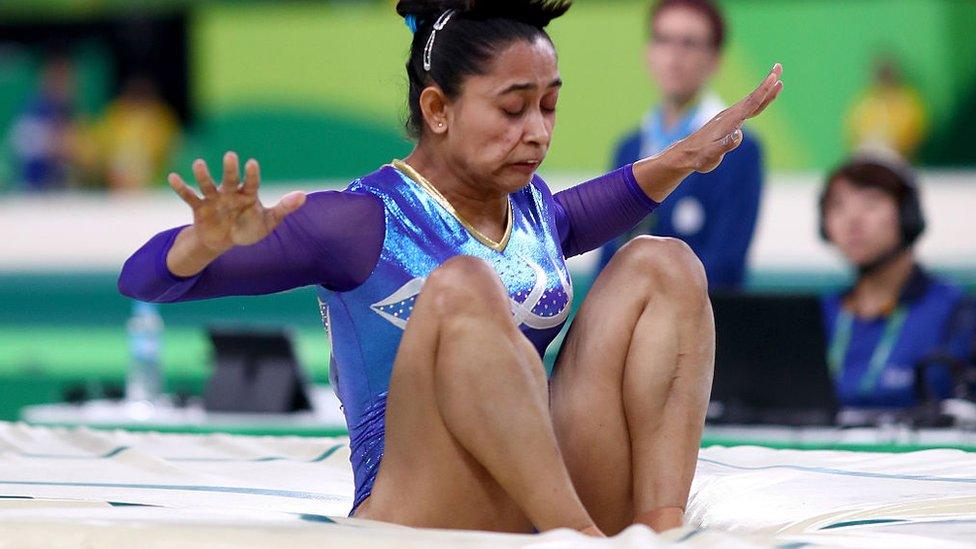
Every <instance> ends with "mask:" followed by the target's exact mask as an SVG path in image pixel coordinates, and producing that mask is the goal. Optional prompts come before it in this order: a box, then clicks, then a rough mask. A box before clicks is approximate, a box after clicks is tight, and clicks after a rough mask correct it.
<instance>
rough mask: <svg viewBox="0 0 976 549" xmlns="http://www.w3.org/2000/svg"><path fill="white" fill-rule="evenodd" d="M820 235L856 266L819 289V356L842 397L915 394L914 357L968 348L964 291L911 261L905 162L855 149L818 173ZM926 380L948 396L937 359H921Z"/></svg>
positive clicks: (918, 219) (895, 404)
mask: <svg viewBox="0 0 976 549" xmlns="http://www.w3.org/2000/svg"><path fill="white" fill-rule="evenodd" d="M820 215H821V235H822V236H823V238H825V239H826V240H828V241H829V242H830V243H832V244H833V245H835V246H836V247H837V249H838V251H840V253H841V254H842V255H843V257H844V259H845V260H846V262H847V263H848V264H849V265H850V267H851V268H852V269H854V270H855V271H856V276H857V279H856V282H855V283H854V286H853V287H852V288H849V289H847V290H845V291H843V292H840V293H836V294H830V295H827V296H825V297H824V298H823V301H822V304H823V312H824V320H825V322H826V325H827V326H826V327H827V334H828V341H829V350H828V362H829V365H830V370H831V374H832V376H833V379H834V384H835V388H836V391H837V395H838V400H839V402H840V404H841V405H842V406H847V407H864V408H904V407H909V406H913V405H915V404H917V402H916V400H917V399H916V387H915V367H916V365H918V364H919V363H922V362H925V361H926V360H928V359H929V357H933V356H937V355H942V356H948V357H951V358H953V359H955V360H958V361H968V360H969V359H970V358H971V352H972V342H973V310H972V306H971V303H970V301H969V300H968V299H967V297H966V294H965V293H964V291H963V290H962V289H961V288H959V287H957V286H955V285H953V284H951V283H949V282H947V281H945V280H942V279H940V278H938V277H936V276H934V275H932V274H930V273H929V272H927V271H926V270H925V269H924V268H923V267H922V266H921V265H919V263H918V260H917V258H916V255H915V248H914V245H915V242H916V241H917V240H918V238H919V237H920V236H921V235H922V233H923V232H924V230H925V218H924V216H923V212H922V207H921V204H920V200H919V192H918V188H917V185H916V183H915V176H914V174H913V173H912V171H911V168H910V167H909V166H907V165H898V164H893V163H891V162H889V161H887V160H885V161H882V160H878V159H872V158H870V157H859V158H855V159H853V160H851V161H849V162H848V163H846V164H844V165H843V166H841V167H839V168H838V169H836V170H835V171H834V172H833V173H831V174H830V176H829V177H828V179H827V183H826V186H825V187H824V189H823V193H822V195H821V199H820ZM925 379H926V382H927V383H926V384H927V387H928V390H929V391H930V392H931V394H932V395H933V396H935V397H936V398H938V399H943V398H947V397H949V396H950V393H951V389H952V379H951V376H950V372H949V369H948V368H947V367H945V366H944V365H941V366H936V367H933V368H929V369H928V371H927V373H926V378H925Z"/></svg>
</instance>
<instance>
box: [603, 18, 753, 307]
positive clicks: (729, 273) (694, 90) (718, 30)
mask: <svg viewBox="0 0 976 549" xmlns="http://www.w3.org/2000/svg"><path fill="white" fill-rule="evenodd" d="M648 26H649V41H648V44H647V66H648V72H649V74H650V76H651V79H652V80H653V81H654V82H655V83H656V84H657V86H658V88H659V89H660V92H661V99H660V102H659V103H658V104H657V105H655V106H654V107H652V108H651V110H650V111H649V112H648V113H647V115H646V116H645V117H644V120H643V121H642V123H641V126H640V128H639V129H637V130H635V131H633V132H632V133H630V134H628V135H627V136H626V137H624V139H623V140H622V141H621V142H620V143H619V145H618V146H617V149H616V151H615V153H614V158H613V165H614V167H620V166H624V165H626V164H629V163H631V162H635V161H637V160H639V159H641V158H645V157H648V156H653V155H655V154H658V153H660V152H661V151H663V150H664V149H666V148H668V147H669V146H670V145H671V144H673V143H674V142H676V141H678V140H680V139H683V138H685V137H687V136H688V135H690V134H691V133H692V132H694V131H695V130H697V129H699V128H700V127H701V126H703V125H704V124H705V123H706V122H707V121H708V120H709V119H710V118H711V117H713V116H714V115H716V114H718V113H719V112H720V111H722V110H723V109H724V108H725V104H724V103H723V102H722V100H721V99H720V98H719V97H718V96H717V95H716V94H715V93H713V92H711V91H708V89H707V86H708V83H709V81H710V80H711V78H712V76H713V75H714V74H715V72H716V71H717V70H718V68H719V64H720V61H721V54H722V48H723V46H724V44H725V34H726V31H725V21H724V19H723V18H722V15H721V13H720V12H719V10H718V8H717V7H716V6H715V5H714V4H713V3H712V2H711V1H709V0H661V1H660V2H657V3H655V4H653V5H652V7H651V9H650V17H649V24H648ZM743 133H744V136H743V142H742V145H740V146H739V148H738V149H736V150H735V151H733V152H731V153H729V154H728V155H727V156H726V157H725V161H724V162H722V165H721V166H719V167H718V168H717V169H716V170H714V171H712V172H710V173H706V174H702V173H695V174H692V175H691V176H689V177H688V178H687V179H685V181H684V182H683V183H682V184H681V186H679V187H678V188H677V190H675V191H674V193H672V194H671V196H669V197H668V199H667V200H665V201H664V203H663V204H662V205H661V206H660V207H659V208H658V209H657V210H656V211H655V213H654V215H652V216H650V217H649V218H648V219H647V220H646V221H645V222H644V223H642V224H641V225H639V226H638V227H636V228H635V229H634V231H633V232H632V234H630V235H625V236H624V237H622V238H620V239H619V240H618V241H616V242H611V243H609V244H607V245H606V246H604V248H603V250H602V253H601V259H600V269H602V268H603V267H604V266H606V264H607V263H609V262H610V258H611V257H612V256H613V254H614V253H615V252H616V251H617V249H618V248H619V247H620V246H621V245H622V244H623V243H624V242H626V241H627V240H629V239H630V238H633V236H635V235H637V234H653V235H658V236H671V237H676V238H680V239H681V240H684V241H685V242H686V243H688V245H689V246H691V248H692V249H693V250H694V251H695V253H696V254H697V255H698V257H699V259H701V261H702V263H703V264H704V265H705V272H706V274H707V275H708V284H709V288H710V289H711V290H736V289H739V288H741V287H742V285H743V283H744V281H745V273H746V256H747V253H748V251H749V245H750V243H751V242H752V237H753V233H754V230H755V225H756V217H757V215H758V212H759V201H760V198H761V191H762V181H763V166H762V149H761V148H760V145H759V143H758V141H757V140H756V139H755V137H754V136H752V135H751V134H750V133H749V132H748V131H746V132H743Z"/></svg>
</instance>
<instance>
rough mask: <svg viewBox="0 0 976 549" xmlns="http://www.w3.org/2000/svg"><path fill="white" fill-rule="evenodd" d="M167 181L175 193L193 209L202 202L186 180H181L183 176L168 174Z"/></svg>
mask: <svg viewBox="0 0 976 549" xmlns="http://www.w3.org/2000/svg"><path fill="white" fill-rule="evenodd" d="M167 181H168V182H169V186H170V187H172V189H173V190H174V191H176V194H178V195H179V197H180V198H181V199H182V200H183V202H186V204H187V205H188V206H190V207H191V208H194V209H195V208H197V207H199V206H200V204H202V203H203V200H201V199H200V197H199V196H197V193H195V192H194V191H193V189H191V188H190V186H189V185H187V184H186V181H183V178H182V177H180V176H179V174H176V173H171V174H169V177H168V178H167Z"/></svg>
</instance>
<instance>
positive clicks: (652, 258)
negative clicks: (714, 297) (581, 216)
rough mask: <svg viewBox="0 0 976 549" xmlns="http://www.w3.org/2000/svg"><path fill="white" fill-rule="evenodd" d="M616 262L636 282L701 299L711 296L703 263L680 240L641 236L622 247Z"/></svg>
mask: <svg viewBox="0 0 976 549" xmlns="http://www.w3.org/2000/svg"><path fill="white" fill-rule="evenodd" d="M614 259H615V260H616V261H617V262H618V263H619V265H618V267H619V268H620V269H621V271H622V272H623V273H624V275H625V276H627V277H629V278H631V279H632V280H646V281H649V282H650V283H651V284H652V286H653V287H655V288H659V289H669V290H672V291H674V290H675V289H680V290H681V291H682V293H691V294H693V295H698V296H702V295H707V293H708V280H707V278H706V276H705V268H704V266H703V265H702V262H701V260H700V259H698V256H697V255H695V252H694V251H692V249H691V247H690V246H688V244H686V243H685V242H684V241H682V240H679V239H677V238H667V237H657V236H639V237H637V238H634V239H633V240H631V241H630V242H628V243H627V244H625V245H624V246H623V247H622V248H620V250H618V251H617V253H616V254H615V255H614Z"/></svg>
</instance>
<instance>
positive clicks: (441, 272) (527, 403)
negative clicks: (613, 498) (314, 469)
mask: <svg viewBox="0 0 976 549" xmlns="http://www.w3.org/2000/svg"><path fill="white" fill-rule="evenodd" d="M385 441H386V446H385V452H384V457H383V462H382V464H381V466H380V471H379V473H378V476H377V479H376V484H375V486H374V489H373V493H372V495H371V496H370V498H369V499H367V500H366V502H365V503H364V504H363V506H362V507H360V510H359V512H358V513H357V516H360V517H365V518H371V519H376V520H382V521H389V522H395V523H399V524H405V525H410V526H424V527H441V528H465V529H482V530H500V531H510V532H514V531H523V532H527V531H531V529H532V527H533V525H534V526H535V527H536V528H538V529H539V530H548V529H551V528H557V527H567V528H575V529H584V528H586V527H588V526H592V524H593V521H592V519H590V517H589V515H588V514H587V512H586V510H585V508H584V507H583V505H582V503H581V502H580V500H579V498H578V496H577V495H576V492H575V490H574V488H573V485H572V481H571V479H570V476H569V472H568V471H567V469H566V467H565V465H564V463H563V460H562V457H561V456H560V453H559V447H558V444H557V443H556V438H555V434H554V432H553V427H552V421H551V417H550V415H549V409H548V403H547V382H546V376H545V371H544V369H543V366H542V362H541V361H540V360H539V356H538V354H537V353H536V351H535V348H534V347H533V346H532V344H531V343H530V342H529V341H528V340H527V339H526V338H525V337H524V336H523V335H522V334H521V332H519V331H518V328H517V327H516V326H515V323H514V321H513V318H512V313H511V309H510V306H509V301H508V295H507V293H506V291H505V288H504V287H503V286H502V283H501V281H500V280H499V279H498V277H497V276H496V275H495V273H494V272H493V271H492V270H491V268H490V267H489V266H488V265H487V264H486V263H484V262H482V261H480V260H478V259H475V258H471V257H464V256H459V257H455V258H453V259H451V260H449V261H447V262H445V263H444V264H443V265H442V266H441V267H439V268H438V269H437V270H435V271H434V272H433V273H432V274H431V276H430V277H429V278H428V279H427V281H426V283H425V284H424V287H423V290H422V291H421V293H420V296H419V297H418V299H417V303H416V306H415V307H414V310H413V312H412V313H411V317H410V320H409V322H408V323H407V328H406V331H405V333H404V335H403V339H402V341H401V343H400V348H399V349H398V352H397V358H396V361H395V363H394V366H393V374H392V377H391V379H390V391H389V397H388V400H387V410H386V439H385Z"/></svg>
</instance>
